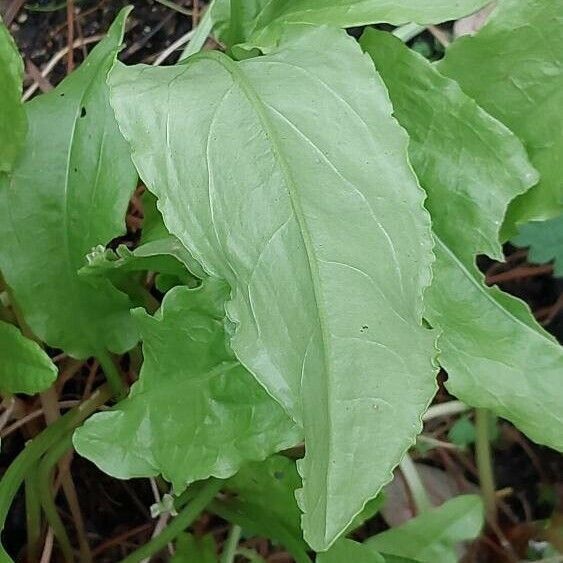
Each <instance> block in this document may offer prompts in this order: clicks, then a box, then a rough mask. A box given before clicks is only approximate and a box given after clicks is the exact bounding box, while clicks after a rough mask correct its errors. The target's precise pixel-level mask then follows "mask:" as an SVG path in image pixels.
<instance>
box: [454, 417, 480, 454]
mask: <svg viewBox="0 0 563 563" xmlns="http://www.w3.org/2000/svg"><path fill="white" fill-rule="evenodd" d="M448 440H449V441H450V442H451V443H452V444H455V445H456V446H461V447H463V448H465V447H467V446H469V445H470V444H473V443H474V442H475V425H474V424H473V422H471V420H470V419H469V417H468V416H462V417H461V418H459V419H458V420H456V421H455V423H454V425H453V426H452V427H451V428H450V430H449V432H448Z"/></svg>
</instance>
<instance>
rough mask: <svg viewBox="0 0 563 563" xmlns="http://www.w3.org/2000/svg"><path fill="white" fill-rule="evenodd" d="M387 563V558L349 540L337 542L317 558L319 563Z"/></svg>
mask: <svg viewBox="0 0 563 563" xmlns="http://www.w3.org/2000/svg"><path fill="white" fill-rule="evenodd" d="M346 561H348V562H349V563H385V558H384V557H383V556H382V555H379V553H376V552H375V551H374V550H373V549H370V548H369V547H366V546H365V545H363V544H361V543H358V542H355V541H352V540H347V539H342V540H339V541H337V542H336V543H335V544H334V545H333V546H332V547H331V548H330V549H329V550H328V551H327V552H326V553H321V554H320V555H319V556H318V557H317V563H345V562H346Z"/></svg>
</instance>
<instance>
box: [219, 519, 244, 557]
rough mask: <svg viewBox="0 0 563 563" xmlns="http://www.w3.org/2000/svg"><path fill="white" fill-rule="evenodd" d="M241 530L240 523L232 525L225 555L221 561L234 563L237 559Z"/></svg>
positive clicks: (224, 550)
mask: <svg viewBox="0 0 563 563" xmlns="http://www.w3.org/2000/svg"><path fill="white" fill-rule="evenodd" d="M241 532H242V528H241V527H240V526H239V525H238V524H233V525H232V526H231V531H230V532H229V537H228V538H227V541H226V542H225V547H224V549H223V555H222V556H221V563H233V561H234V560H235V557H236V554H237V547H238V542H239V541H240V534H241Z"/></svg>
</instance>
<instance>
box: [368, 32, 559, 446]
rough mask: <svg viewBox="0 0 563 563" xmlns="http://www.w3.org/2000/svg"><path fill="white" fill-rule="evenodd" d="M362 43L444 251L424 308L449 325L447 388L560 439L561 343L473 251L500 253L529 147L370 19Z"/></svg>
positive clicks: (444, 352) (523, 184) (532, 431)
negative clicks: (385, 91) (495, 281)
mask: <svg viewBox="0 0 563 563" xmlns="http://www.w3.org/2000/svg"><path fill="white" fill-rule="evenodd" d="M362 45H363V47H364V48H365V49H366V50H367V51H368V52H369V54H370V55H371V56H372V57H373V58H374V60H375V62H376V66H377V69H378V70H379V72H380V73H381V75H382V76H383V78H384V80H385V81H386V84H387V86H388V88H389V92H390V95H391V99H392V100H393V103H394V107H395V115H396V116H397V118H398V119H399V121H400V122H401V124H402V125H403V126H404V127H405V128H406V129H407V131H408V132H409V135H410V137H411V144H410V149H409V152H410V155H411V161H412V163H413V166H414V168H415V170H416V172H417V173H418V176H419V178H420V181H421V184H422V185H423V186H424V188H425V189H426V191H427V193H428V200H427V206H428V209H429V210H430V212H431V215H432V218H433V221H434V231H435V234H436V255H437V261H436V264H435V266H434V280H433V283H432V287H431V288H430V290H429V291H428V292H427V293H426V295H425V306H426V313H425V315H426V317H427V318H428V320H429V321H430V322H431V324H432V325H433V326H435V327H438V328H440V329H441V330H442V335H441V337H440V340H439V346H438V347H439V348H440V350H441V354H440V363H441V364H442V366H443V367H444V368H445V369H446V370H447V372H448V374H449V379H448V382H447V386H448V389H449V390H450V391H451V392H452V393H453V394H454V395H456V396H457V397H459V398H460V399H462V400H463V401H465V402H467V403H468V404H470V405H473V406H479V407H486V408H489V409H492V410H493V411H495V412H496V413H497V414H499V415H500V416H502V417H504V418H507V419H508V420H510V421H512V422H513V423H514V424H516V425H517V426H518V427H519V428H520V429H522V430H523V431H524V432H526V433H527V434H528V435H529V436H530V437H531V438H532V439H534V440H536V441H537V442H540V443H543V444H548V445H550V446H552V447H555V448H558V449H563V379H562V378H561V373H562V370H563V349H562V348H561V347H560V346H559V345H558V344H557V343H556V342H555V341H554V339H553V338H552V337H551V336H549V335H548V334H547V333H546V332H544V331H543V329H542V328H541V327H540V326H539V325H538V324H537V323H536V322H535V320H534V318H533V316H532V315H531V313H530V311H529V309H528V308H527V306H526V305H525V304H524V303H522V302H521V301H519V300H518V299H515V298H513V297H511V296H509V295H507V294H504V293H502V292H501V291H499V290H498V289H496V288H490V289H489V288H486V287H485V286H484V284H483V276H482V274H481V273H480V272H479V270H478V269H477V268H476V266H475V255H476V254H478V253H487V254H489V255H490V256H492V257H494V258H501V257H502V253H501V248H500V245H499V242H498V233H499V229H500V226H501V224H502V220H503V217H504V214H505V211H506V207H507V205H508V203H509V202H510V201H511V200H512V198H514V197H515V196H516V195H518V194H519V193H522V192H524V191H525V190H526V189H527V188H529V187H530V186H531V185H533V183H534V182H535V179H536V174H535V172H534V170H533V168H531V166H530V165H529V163H528V161H527V159H526V155H525V152H524V150H523V147H522V146H521V144H520V143H519V142H518V140H517V139H516V138H515V137H514V135H512V134H511V133H510V132H509V131H508V130H507V129H506V128H505V127H504V126H503V125H501V124H500V123H499V122H497V121H496V120H495V119H493V118H491V117H490V116H489V115H488V114H487V113H485V112H484V111H483V110H481V109H480V108H479V107H478V106H477V105H476V104H475V102H474V101H472V100H471V99H469V98H468V97H467V96H466V95H465V94H463V92H462V91H461V90H460V88H459V87H458V85H457V84H456V83H455V82H453V81H452V80H450V79H447V78H445V77H443V76H441V75H440V74H439V73H438V72H437V71H436V70H435V69H434V68H433V67H432V66H431V65H430V64H429V63H428V62H427V61H425V60H424V59H423V58H422V57H421V56H419V55H417V54H416V53H414V52H413V51H410V50H408V49H407V48H406V47H404V46H403V45H402V44H401V43H400V41H398V40H397V39H395V38H393V37H392V36H390V35H389V34H385V33H383V32H376V31H369V32H366V34H365V35H364V36H363V38H362ZM491 147H493V148H494V150H493V149H492V148H491Z"/></svg>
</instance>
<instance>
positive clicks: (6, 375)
mask: <svg viewBox="0 0 563 563" xmlns="http://www.w3.org/2000/svg"><path fill="white" fill-rule="evenodd" d="M0 358H2V360H1V361H0V393H27V394H28V395H33V394H34V393H39V392H40V391H44V390H45V389H47V387H49V386H50V385H51V384H52V383H53V382H54V381H55V379H56V378H57V368H56V366H55V364H53V362H52V361H51V358H49V356H47V354H45V352H44V351H43V350H42V349H41V347H40V346H39V345H38V344H37V343H36V342H33V340H29V339H28V338H26V337H25V336H23V335H22V333H21V332H20V331H19V329H18V328H16V327H15V326H13V325H11V324H9V323H5V322H2V321H0Z"/></svg>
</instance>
